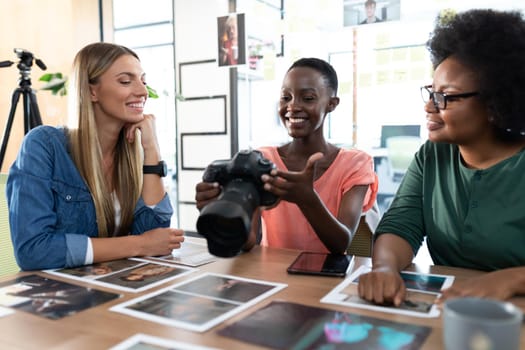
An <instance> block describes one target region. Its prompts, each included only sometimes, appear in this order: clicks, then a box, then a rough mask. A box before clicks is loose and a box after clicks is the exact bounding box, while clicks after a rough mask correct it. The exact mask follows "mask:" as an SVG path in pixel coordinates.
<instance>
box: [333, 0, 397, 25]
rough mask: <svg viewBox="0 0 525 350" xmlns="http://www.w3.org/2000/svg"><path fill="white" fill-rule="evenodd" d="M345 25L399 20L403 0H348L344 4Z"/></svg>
mask: <svg viewBox="0 0 525 350" xmlns="http://www.w3.org/2000/svg"><path fill="white" fill-rule="evenodd" d="M343 6H344V7H343V16H344V18H343V25H344V26H345V27H350V26H356V25H363V24H375V23H382V22H389V21H398V20H399V19H400V17H401V0H346V1H345V2H344V5H343Z"/></svg>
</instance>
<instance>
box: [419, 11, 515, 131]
mask: <svg viewBox="0 0 525 350" xmlns="http://www.w3.org/2000/svg"><path fill="white" fill-rule="evenodd" d="M427 48H428V50H429V52H430V55H431V59H432V64H433V66H434V68H436V67H437V66H438V65H439V64H440V63H441V62H442V61H443V60H445V59H446V58H447V57H450V56H453V57H454V58H455V59H457V60H458V61H460V62H461V63H462V64H464V65H465V66H467V67H469V68H470V69H472V70H473V71H474V72H475V73H476V75H477V78H478V83H479V89H478V91H479V92H480V97H481V98H482V100H483V101H484V102H485V103H486V105H487V107H488V110H489V112H490V114H491V120H492V122H493V124H494V125H495V127H496V129H497V130H498V131H499V133H498V134H499V135H500V136H503V137H502V139H505V140H509V139H516V138H523V137H525V21H524V19H523V16H522V14H521V13H520V12H517V11H496V10H489V9H475V10H469V11H465V12H462V13H458V14H457V15H455V16H453V17H452V18H450V19H447V20H441V18H440V17H439V16H438V18H437V19H436V26H435V28H434V31H433V32H432V33H431V35H430V39H429V40H428V42H427Z"/></svg>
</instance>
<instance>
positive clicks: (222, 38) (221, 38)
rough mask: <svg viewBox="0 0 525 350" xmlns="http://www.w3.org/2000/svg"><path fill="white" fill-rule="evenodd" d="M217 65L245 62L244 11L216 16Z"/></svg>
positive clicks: (232, 64) (241, 63)
mask: <svg viewBox="0 0 525 350" xmlns="http://www.w3.org/2000/svg"><path fill="white" fill-rule="evenodd" d="M217 44H218V56H217V59H218V62H219V66H237V65H243V64H246V31H245V26H244V13H230V14H229V15H227V16H221V17H218V18H217Z"/></svg>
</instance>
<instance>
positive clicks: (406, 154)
mask: <svg viewBox="0 0 525 350" xmlns="http://www.w3.org/2000/svg"><path fill="white" fill-rule="evenodd" d="M420 146H421V138H420V137H418V136H394V137H389V138H388V139H386V149H387V157H388V164H389V172H390V176H391V178H392V180H393V181H394V182H400V181H401V179H402V178H403V176H404V175H405V172H406V170H407V169H408V166H409V165H410V162H412V159H413V158H414V154H415V153H416V152H417V150H418V149H419V147H420Z"/></svg>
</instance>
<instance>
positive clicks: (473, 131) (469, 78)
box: [425, 57, 493, 145]
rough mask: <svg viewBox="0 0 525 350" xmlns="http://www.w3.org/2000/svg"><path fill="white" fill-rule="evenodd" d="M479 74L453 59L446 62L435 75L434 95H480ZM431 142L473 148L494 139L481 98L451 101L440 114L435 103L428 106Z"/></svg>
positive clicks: (428, 126) (426, 107) (428, 125)
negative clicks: (470, 93)
mask: <svg viewBox="0 0 525 350" xmlns="http://www.w3.org/2000/svg"><path fill="white" fill-rule="evenodd" d="M477 88H478V85H477V81H476V75H475V73H474V72H473V71H472V70H471V69H469V68H468V67H466V66H464V65H463V64H461V63H460V62H459V61H458V60H456V59H454V58H453V57H449V58H447V59H445V60H444V61H443V62H441V64H440V65H439V66H438V67H437V68H436V70H435V72H434V83H433V84H432V89H433V91H436V92H442V93H445V94H461V93H467V92H474V91H477ZM425 112H426V113H427V128H428V138H429V140H431V141H433V142H446V143H454V144H458V145H469V144H472V143H473V142H478V141H479V140H483V139H485V138H491V137H492V134H493V127H492V125H491V123H490V122H489V114H488V111H487V108H486V107H485V105H484V104H483V102H482V100H481V99H480V98H479V96H473V97H468V98H461V97H460V98H450V99H448V101H447V106H446V109H444V110H439V111H436V108H435V107H434V104H433V103H432V101H429V102H428V103H427V104H426V105H425Z"/></svg>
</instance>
